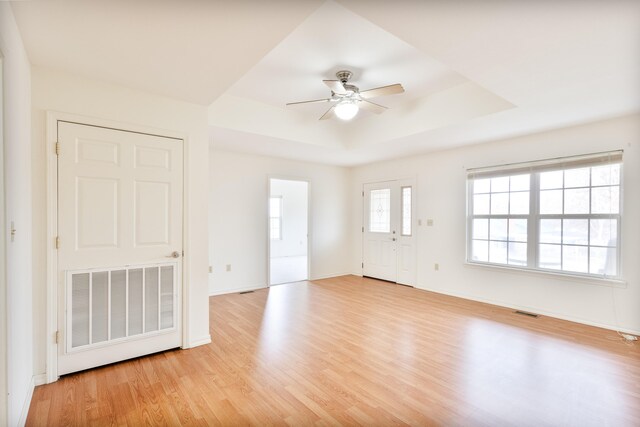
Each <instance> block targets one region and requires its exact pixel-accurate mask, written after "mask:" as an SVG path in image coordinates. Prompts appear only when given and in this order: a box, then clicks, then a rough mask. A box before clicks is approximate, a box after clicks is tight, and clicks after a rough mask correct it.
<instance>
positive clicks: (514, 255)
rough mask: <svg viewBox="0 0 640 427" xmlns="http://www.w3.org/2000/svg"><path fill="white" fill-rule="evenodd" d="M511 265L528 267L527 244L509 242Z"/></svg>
mask: <svg viewBox="0 0 640 427" xmlns="http://www.w3.org/2000/svg"><path fill="white" fill-rule="evenodd" d="M509 264H511V265H527V244H526V243H514V242H509Z"/></svg>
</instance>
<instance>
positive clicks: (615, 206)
mask: <svg viewBox="0 0 640 427" xmlns="http://www.w3.org/2000/svg"><path fill="white" fill-rule="evenodd" d="M619 209H620V187H617V186H616V187H597V188H592V189H591V213H595V214H598V213H605V214H608V213H612V214H617V213H618V211H619Z"/></svg>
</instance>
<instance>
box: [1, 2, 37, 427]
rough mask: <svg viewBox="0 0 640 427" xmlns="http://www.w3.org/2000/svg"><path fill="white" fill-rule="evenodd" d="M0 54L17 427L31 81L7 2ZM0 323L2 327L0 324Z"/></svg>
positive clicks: (12, 397) (27, 377) (27, 287)
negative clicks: (11, 234)
mask: <svg viewBox="0 0 640 427" xmlns="http://www.w3.org/2000/svg"><path fill="white" fill-rule="evenodd" d="M0 51H1V52H2V55H3V57H4V58H3V65H4V73H3V74H4V85H3V86H4V87H3V93H4V120H3V123H4V161H5V163H4V172H5V176H4V178H5V186H6V187H5V197H6V200H5V203H6V212H5V214H6V215H5V218H6V225H9V224H10V223H11V221H13V222H14V224H15V228H16V230H17V232H16V235H15V240H14V241H13V242H12V241H11V239H10V237H9V236H7V235H6V234H5V236H6V252H7V259H6V268H7V270H6V277H7V290H6V298H7V301H6V320H7V327H6V331H7V352H6V356H7V361H6V369H7V370H6V376H5V375H4V369H5V363H4V361H3V363H2V365H3V366H2V377H1V378H2V379H0V392H1V393H2V394H1V395H0V396H2V397H1V398H0V401H1V402H2V403H0V424H5V423H8V425H12V426H13V425H17V424H18V423H19V422H20V420H21V417H23V413H24V409H25V405H26V404H28V401H29V399H30V396H31V392H32V390H33V383H32V378H33V362H32V360H33V359H32V357H33V350H32V348H33V332H32V302H31V300H32V274H31V251H32V249H31V212H32V206H31V102H30V100H31V77H30V65H29V59H28V58H27V54H26V52H25V50H24V46H23V44H22V40H21V38H20V33H19V32H18V29H17V27H16V23H15V20H14V17H13V13H12V11H11V6H10V4H9V3H7V2H0ZM7 234H8V233H7ZM2 244H5V242H2ZM2 273H3V274H4V273H5V272H4V271H3V272H2ZM3 303H4V301H0V304H2V306H0V309H1V310H2V314H3V317H4V313H5V306H4V304H3ZM1 323H3V322H1V321H0V324H1ZM3 329H4V328H3ZM0 339H1V337H0ZM3 350H4V349H3ZM3 356H4V351H3ZM2 359H4V357H2V356H0V360H2ZM5 379H6V382H7V384H5V381H4V380H5ZM5 387H7V388H8V393H9V394H8V399H7V401H6V402H5V396H7V394H6V392H7V389H6V388H5ZM5 408H6V411H5ZM7 413H8V415H7Z"/></svg>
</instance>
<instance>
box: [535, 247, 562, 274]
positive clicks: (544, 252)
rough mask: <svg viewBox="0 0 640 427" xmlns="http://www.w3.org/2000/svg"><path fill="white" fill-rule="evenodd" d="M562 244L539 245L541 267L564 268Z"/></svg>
mask: <svg viewBox="0 0 640 427" xmlns="http://www.w3.org/2000/svg"><path fill="white" fill-rule="evenodd" d="M560 248H561V247H560V245H540V246H539V249H540V250H539V261H538V264H539V267H540V268H549V269H552V270H560V269H561V268H562V261H561V252H562V251H561V249H560Z"/></svg>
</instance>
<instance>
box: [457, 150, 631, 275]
mask: <svg viewBox="0 0 640 427" xmlns="http://www.w3.org/2000/svg"><path fill="white" fill-rule="evenodd" d="M612 154H613V155H619V159H618V160H612V161H607V162H606V163H604V162H602V160H600V161H599V160H598V159H603V158H606V156H607V155H612ZM582 158H586V161H585V162H584V163H582V164H575V163H573V162H572V161H577V160H580V159H582ZM589 158H592V160H591V161H589ZM559 160H566V161H567V164H566V165H563V164H562V163H560V162H559ZM601 162H602V163H601ZM557 163H560V165H559V166H556V167H554V168H553V169H554V170H562V171H566V170H571V169H578V168H581V167H585V168H586V167H589V168H592V167H597V166H598V165H599V164H602V165H604V164H608V165H614V164H618V165H619V171H620V176H619V183H618V184H617V186H618V188H619V200H618V213H604V214H602V213H595V214H594V213H588V214H565V213H560V214H541V213H540V194H541V193H540V191H541V189H540V174H541V173H543V172H546V171H548V170H550V169H547V168H545V166H547V165H554V164H557ZM524 165H529V166H524ZM623 167H624V164H623V160H622V150H620V151H615V152H611V153H596V154H593V155H586V156H572V157H567V158H561V159H551V160H542V161H535V162H529V163H522V164H511V165H504V166H497V167H490V168H478V169H469V170H468V171H467V187H466V189H467V212H466V216H467V218H466V219H467V221H466V263H467V264H470V265H479V266H486V267H489V268H499V269H509V270H518V271H523V272H533V273H543V274H547V275H553V276H564V277H572V278H579V279H587V280H589V281H596V282H613V283H624V279H623V266H622V247H623V241H622V221H623V194H624V191H623V187H624V183H623V176H624V171H623ZM527 168H528V171H527ZM483 170H489V171H490V173H489V174H487V175H486V176H480V177H475V176H474V171H483ZM526 173H529V174H530V179H529V213H528V214H522V215H519V214H503V215H502V214H501V215H491V211H489V213H488V214H484V215H474V214H473V207H474V183H475V181H476V180H478V179H484V178H496V177H500V176H504V177H510V176H515V175H522V174H526ZM592 179H593V178H592V174H590V178H589V185H588V186H586V187H584V186H582V187H575V188H588V189H589V206H590V208H589V210H590V211H591V209H592V208H591V197H592V196H591V194H592V192H591V189H593V188H598V187H600V186H597V185H596V186H594V185H593V181H592ZM611 186H613V185H611ZM561 189H562V190H563V195H564V190H566V189H567V187H565V184H564V182H563V186H562V188H561ZM569 189H574V187H569ZM509 190H510V189H509ZM487 194H492V192H491V189H489V193H487ZM563 206H564V198H563ZM563 211H564V209H563ZM484 218H486V219H487V220H488V221H490V219H503V218H506V219H507V220H508V219H515V218H524V219H527V263H526V265H514V264H509V263H508V261H509V259H508V255H507V263H497V262H491V261H489V260H487V261H479V260H474V259H473V258H472V256H473V241H474V238H473V232H474V230H473V220H474V219H484ZM543 219H560V220H571V219H586V220H587V221H588V222H587V229H588V231H587V233H588V234H587V236H588V237H587V243H586V244H576V245H572V244H565V243H564V242H563V241H562V235H561V236H560V242H559V243H557V245H558V246H559V247H560V248H561V250H562V247H563V246H579V247H584V248H586V250H587V272H576V271H570V270H563V269H562V263H563V258H562V255H561V257H560V262H561V267H560V269H552V268H543V267H540V266H539V265H540V261H541V260H540V245H541V244H544V243H541V238H540V224H541V220H543ZM594 219H595V220H597V219H605V220H616V246H615V247H608V246H600V245H592V244H591V222H590V221H591V220H594ZM507 224H508V223H507ZM561 224H564V223H561ZM488 233H489V235H488V236H487V239H486V240H487V244H488V245H490V244H491V243H490V242H491V240H490V237H491V236H490V229H488ZM481 240H483V239H481ZM506 243H507V247H508V245H509V233H508V232H507V238H506ZM592 247H595V248H610V249H613V250H615V258H616V259H615V267H616V275H615V276H613V275H607V274H596V273H591V272H590V270H591V253H590V251H591V248H592ZM507 254H508V252H507ZM488 257H490V253H489V255H488ZM487 259H489V258H487Z"/></svg>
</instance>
